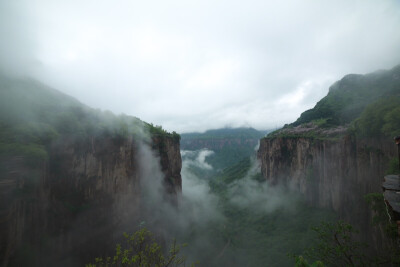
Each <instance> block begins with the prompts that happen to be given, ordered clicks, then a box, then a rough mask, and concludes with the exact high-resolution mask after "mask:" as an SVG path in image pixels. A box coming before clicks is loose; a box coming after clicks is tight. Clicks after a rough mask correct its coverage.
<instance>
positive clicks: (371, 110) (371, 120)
mask: <svg viewBox="0 0 400 267" xmlns="http://www.w3.org/2000/svg"><path fill="white" fill-rule="evenodd" d="M355 129H356V133H357V134H358V135H360V136H361V137H379V136H384V137H387V138H389V137H391V138H393V136H397V135H399V133H400V97H390V98H382V99H379V100H378V101H376V102H374V103H372V104H371V105H369V106H367V107H366V109H365V110H364V111H363V112H362V113H361V116H360V118H359V119H358V120H356V121H355Z"/></svg>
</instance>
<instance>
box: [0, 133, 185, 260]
mask: <svg viewBox="0 0 400 267" xmlns="http://www.w3.org/2000/svg"><path fill="white" fill-rule="evenodd" d="M150 143H151V144H149V147H150V149H151V151H152V153H153V154H154V155H155V156H154V157H153V160H159V161H160V162H159V165H158V166H160V168H161V171H162V172H163V174H164V177H165V178H164V182H163V184H164V186H165V191H167V192H169V193H170V194H171V195H172V196H173V197H172V199H176V195H177V194H179V193H180V192H181V187H182V184H181V175H180V171H181V157H180V149H179V140H176V139H174V138H172V137H168V136H157V137H153V139H152V141H151V142H150ZM140 146H146V144H144V143H143V142H141V141H140V142H139V141H138V140H136V139H134V138H133V137H132V136H131V137H127V138H117V137H114V138H111V137H103V138H101V137H97V138H94V137H93V138H88V139H85V141H82V140H81V141H77V140H75V139H73V138H72V137H71V138H70V137H68V136H64V137H60V138H58V142H57V143H54V144H52V146H51V147H50V148H48V154H49V156H48V159H45V160H43V161H41V162H39V163H35V164H33V165H32V164H30V162H26V161H25V160H24V159H23V158H21V157H8V156H2V160H1V168H2V169H1V171H2V179H1V182H0V200H1V201H0V255H1V256H2V257H1V258H0V264H3V265H4V266H7V265H8V264H9V263H12V264H14V265H19V266H22V265H25V266H28V265H29V266H35V265H36V266H46V265H53V266H73V265H82V264H83V263H87V262H90V261H91V260H93V259H94V257H96V256H99V255H101V254H102V253H106V252H108V251H110V249H111V248H112V247H113V246H114V242H112V241H114V240H115V239H118V238H119V237H120V236H121V235H120V234H121V231H129V230H130V229H133V227H132V224H133V223H135V222H137V221H138V220H140V219H141V218H140V212H141V211H140V209H141V208H143V207H141V206H140V202H141V198H142V194H143V192H141V187H140V183H141V179H146V177H143V176H142V175H141V166H140V164H139V163H138V162H139V160H138V159H139V157H141V155H140V149H139V148H140ZM136 225H137V224H136ZM27 264H28V265H27Z"/></svg>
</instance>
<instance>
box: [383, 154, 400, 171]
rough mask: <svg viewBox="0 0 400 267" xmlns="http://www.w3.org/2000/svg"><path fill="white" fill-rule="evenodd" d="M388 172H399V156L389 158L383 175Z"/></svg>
mask: <svg viewBox="0 0 400 267" xmlns="http://www.w3.org/2000/svg"><path fill="white" fill-rule="evenodd" d="M388 174H400V169H399V158H397V157H396V158H391V159H390V161H389V163H388V168H387V170H386V171H385V175H388Z"/></svg>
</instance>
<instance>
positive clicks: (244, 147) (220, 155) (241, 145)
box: [181, 128, 265, 172]
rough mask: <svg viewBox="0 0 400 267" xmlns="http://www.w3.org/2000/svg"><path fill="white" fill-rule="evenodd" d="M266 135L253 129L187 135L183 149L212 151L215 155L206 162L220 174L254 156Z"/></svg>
mask: <svg viewBox="0 0 400 267" xmlns="http://www.w3.org/2000/svg"><path fill="white" fill-rule="evenodd" d="M264 135H265V134H264V132H260V131H257V130H255V129H253V128H223V129H215V130H208V131H206V132H204V133H185V134H182V139H181V149H182V150H199V149H204V148H208V149H210V150H212V151H213V152H215V153H214V154H213V155H210V156H208V157H207V159H206V162H207V163H208V164H211V165H212V166H213V168H214V172H220V171H222V170H223V169H225V168H227V167H229V166H232V165H234V164H236V163H238V162H240V161H241V160H244V159H246V158H248V157H251V156H253V155H254V154H255V150H254V148H255V146H256V145H257V143H258V140H259V139H260V138H262V137H263V136H264Z"/></svg>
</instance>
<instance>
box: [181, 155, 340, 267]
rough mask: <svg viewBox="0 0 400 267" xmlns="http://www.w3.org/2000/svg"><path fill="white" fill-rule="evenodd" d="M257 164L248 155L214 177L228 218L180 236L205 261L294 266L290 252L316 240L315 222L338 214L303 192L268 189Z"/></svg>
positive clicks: (214, 190)
mask: <svg viewBox="0 0 400 267" xmlns="http://www.w3.org/2000/svg"><path fill="white" fill-rule="evenodd" d="M254 164H255V162H254V161H252V160H251V159H250V158H246V159H243V160H241V161H239V162H238V163H237V164H234V165H233V166H230V167H228V168H225V169H224V170H223V171H221V172H220V173H218V174H216V175H215V176H213V177H212V178H211V179H210V180H209V182H208V184H209V187H210V192H211V193H212V195H213V196H216V197H217V199H218V204H217V210H218V212H219V213H221V215H222V216H223V219H222V220H216V221H210V222H209V223H207V224H206V225H196V224H194V225H193V226H192V227H191V228H190V229H189V231H188V232H186V233H184V235H183V236H181V237H179V240H182V242H185V243H188V244H189V245H190V247H189V248H188V250H187V254H188V255H196V256H197V257H198V258H197V259H199V260H200V264H201V266H279V267H281V266H292V265H293V264H292V261H291V259H290V258H289V257H287V253H292V254H300V253H301V252H302V251H304V249H306V248H307V246H308V245H310V244H313V242H314V241H313V240H314V239H315V233H314V232H313V231H312V230H311V229H310V226H312V225H317V224H319V222H320V221H321V220H334V219H335V214H334V213H333V212H332V211H329V210H324V209H317V208H312V207H310V206H308V205H307V204H306V203H305V201H303V200H302V197H301V196H300V194H296V193H294V192H288V191H286V190H284V189H280V188H274V189H269V188H268V185H267V183H266V182H265V181H263V179H261V174H260V172H259V170H257V168H255V166H254ZM277 192H278V193H277ZM196 240H207V241H206V246H204V245H201V246H200V248H199V247H198V246H194V245H193V242H196ZM192 245H193V246H192ZM190 248H193V249H195V250H191V249H190Z"/></svg>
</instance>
